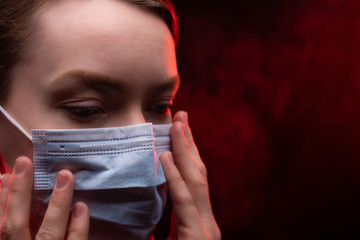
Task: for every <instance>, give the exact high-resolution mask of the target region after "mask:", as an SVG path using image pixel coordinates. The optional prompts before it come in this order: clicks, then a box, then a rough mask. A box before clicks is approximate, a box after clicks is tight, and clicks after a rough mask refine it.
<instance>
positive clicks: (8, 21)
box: [0, 0, 179, 104]
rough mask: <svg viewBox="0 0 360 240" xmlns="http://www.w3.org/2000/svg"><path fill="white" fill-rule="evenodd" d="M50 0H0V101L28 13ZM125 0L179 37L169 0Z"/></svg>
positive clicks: (25, 37) (24, 36)
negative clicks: (144, 11) (156, 19)
mask: <svg viewBox="0 0 360 240" xmlns="http://www.w3.org/2000/svg"><path fill="white" fill-rule="evenodd" d="M50 1H53V0H16V1H14V0H1V1H0V104H4V103H5V101H6V99H7V96H8V94H9V91H10V84H11V83H10V79H9V72H10V69H11V68H12V66H13V65H14V64H15V63H16V62H17V61H18V60H19V59H20V58H21V54H22V51H23V49H24V48H25V46H26V42H27V41H29V39H30V36H31V34H33V32H32V28H31V24H32V23H33V21H31V20H32V16H33V14H34V12H35V11H37V10H38V9H40V8H41V6H43V5H44V4H46V3H48V2H50ZM119 1H125V2H128V3H130V4H133V5H135V6H138V7H141V8H143V9H145V10H147V11H150V12H153V13H154V14H156V15H158V16H160V17H161V18H163V19H164V21H165V22H166V24H167V26H168V27H169V29H170V31H171V33H172V35H173V37H174V40H175V43H177V41H178V38H179V25H178V18H177V15H176V13H175V9H174V6H173V4H172V3H171V1H170V0H119Z"/></svg>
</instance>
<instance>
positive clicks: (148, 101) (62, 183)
mask: <svg viewBox="0 0 360 240" xmlns="http://www.w3.org/2000/svg"><path fill="white" fill-rule="evenodd" d="M0 11H1V25H2V26H1V32H2V34H1V39H0V44H1V54H0V55H1V59H0V66H1V67H0V69H1V89H0V91H1V92H0V96H1V98H0V102H1V106H2V107H3V115H1V120H0V127H1V130H0V131H1V139H0V152H1V158H2V160H3V161H2V162H3V169H2V173H3V174H4V175H3V178H2V183H1V194H0V216H1V218H2V219H3V223H2V227H1V234H2V238H3V239H31V235H32V236H33V237H34V236H35V235H36V239H64V237H66V236H67V237H68V239H88V238H96V236H95V235H94V234H97V233H99V232H101V233H100V234H99V235H98V236H101V239H121V238H122V237H123V238H124V239H130V238H131V239H139V238H140V237H139V236H141V237H145V236H146V237H145V238H148V237H149V236H148V233H149V232H150V233H151V232H152V229H151V230H148V229H147V232H146V233H143V232H142V229H141V230H139V231H134V229H136V228H137V227H139V226H138V225H136V222H135V223H134V226H135V227H134V228H133V229H132V230H131V231H130V235H129V236H119V235H116V234H115V233H116V230H114V228H116V226H118V225H116V226H115V225H114V226H115V227H114V228H112V226H102V227H104V228H102V227H101V228H99V227H97V226H100V225H97V224H96V222H95V223H93V224H92V225H91V229H90V234H89V235H88V232H89V221H92V220H90V219H91V216H92V210H91V209H90V211H89V208H88V206H87V205H88V204H87V203H84V202H77V203H75V205H74V206H73V210H72V213H70V208H71V202H72V199H73V189H74V181H76V180H77V178H76V177H75V179H74V175H73V174H74V173H73V172H71V171H69V170H66V169H59V171H58V174H57V177H56V183H55V187H54V189H53V192H52V195H51V199H50V201H49V204H48V207H47V210H46V213H45V216H44V218H43V220H40V221H41V222H40V223H38V224H39V226H37V227H36V228H35V230H34V229H33V227H32V222H31V221H30V225H29V216H32V215H33V214H36V212H35V211H37V210H38V209H36V208H33V207H30V206H31V201H33V204H34V201H35V203H36V199H35V200H34V198H33V199H32V197H33V196H32V179H33V172H34V166H33V161H32V158H33V156H32V144H31V143H30V142H29V141H28V139H26V137H24V136H25V135H31V134H30V131H31V129H76V130H75V131H76V132H79V131H80V132H81V130H79V129H91V128H94V129H97V130H96V131H98V130H99V129H100V131H102V130H101V129H103V128H110V127H124V126H137V125H138V124H144V123H153V124H166V123H173V125H172V127H171V130H170V136H171V140H172V153H171V152H169V151H164V152H163V153H162V154H161V157H160V161H161V165H162V168H163V171H164V175H165V177H166V180H167V183H168V188H169V192H170V196H171V198H172V202H173V207H174V212H175V215H176V217H175V221H174V222H175V226H174V228H173V231H172V233H171V236H170V237H171V238H177V239H183V238H186V239H219V238H220V233H219V229H218V227H217V224H216V222H215V220H214V217H213V214H212V211H211V206H210V203H209V199H208V187H207V180H206V170H205V167H204V166H203V163H202V161H201V159H200V157H199V155H198V152H197V150H196V146H195V144H194V142H193V140H192V137H191V132H190V128H189V126H188V121H187V115H186V113H185V112H178V113H176V114H175V116H173V117H172V116H171V112H170V106H171V104H172V101H173V98H174V96H175V94H176V91H177V88H178V85H179V77H178V72H177V66H176V55H175V42H176V39H177V25H176V24H177V22H176V16H175V14H174V11H173V8H172V5H171V4H170V3H169V2H168V1H160V0H159V1H156V0H148V1H130V0H128V1H124V0H106V1H103V0H102V1H90V0H76V1H75V0H74V1H69V0H60V1H51V0H48V1H46V0H43V1H41V0H32V1H30V0H27V1H26V0H22V1H16V3H14V1H2V2H1V3H0ZM11 118H13V119H11ZM9 120H12V121H13V123H10V121H9ZM15 121H16V122H15ZM15 126H16V127H15ZM18 129H20V130H21V129H23V132H24V134H23V133H21V131H18ZM121 129H122V128H121ZM86 131H88V130H86ZM121 131H122V130H121ZM75 136H77V135H76V134H74V137H75ZM29 138H31V136H30V137H29ZM35 138H36V137H35ZM32 140H33V142H34V136H32ZM35 141H36V140H35ZM35 152H36V151H35ZM35 155H36V153H35ZM155 155H156V153H155ZM35 157H36V156H34V158H35ZM89 157H92V156H89ZM70 165H71V164H70ZM71 167H72V166H70V169H71ZM160 167H161V166H160ZM35 170H36V166H35ZM97 170H98V169H95V171H97ZM159 171H160V170H159ZM35 172H36V171H35ZM10 174H11V175H10ZM36 177H37V175H36V173H35V181H36ZM99 180H100V179H99ZM35 183H36V182H35ZM75 185H76V182H75ZM35 186H37V185H36V184H35ZM156 196H159V195H156ZM111 197H112V196H111V195H110V196H109V198H108V199H107V201H109V200H111ZM139 202H141V199H140V201H139ZM100 207H101V206H100ZM34 209H35V210H34ZM89 215H90V217H89ZM69 216H70V217H69ZM31 218H32V217H31ZM122 227H124V226H122ZM94 229H96V230H94ZM137 233H139V235H137ZM97 239H100V238H97Z"/></svg>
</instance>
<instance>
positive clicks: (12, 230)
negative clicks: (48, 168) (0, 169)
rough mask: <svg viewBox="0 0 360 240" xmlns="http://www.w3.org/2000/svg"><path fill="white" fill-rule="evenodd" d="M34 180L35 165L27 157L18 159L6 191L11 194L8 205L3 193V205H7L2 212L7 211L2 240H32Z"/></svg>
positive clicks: (2, 226) (2, 227)
mask: <svg viewBox="0 0 360 240" xmlns="http://www.w3.org/2000/svg"><path fill="white" fill-rule="evenodd" d="M5 177H6V174H5ZM32 179H33V165H32V162H31V160H30V159H29V158H27V157H19V158H18V159H16V162H15V166H14V171H13V173H12V176H11V180H10V188H9V189H5V190H4V191H5V193H6V191H8V192H9V198H8V200H7V203H5V199H3V198H5V196H3V193H1V203H2V204H4V203H5V205H6V204H7V207H5V210H2V211H6V213H5V216H4V218H3V222H2V225H1V238H2V239H6V240H9V239H14V240H15V239H25V240H26V239H30V230H29V214H30V203H31V190H32ZM5 181H7V180H5ZM2 185H3V186H2V187H5V184H4V182H3V184H2ZM4 195H5V194H4ZM2 206H3V205H2Z"/></svg>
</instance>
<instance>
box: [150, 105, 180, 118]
mask: <svg viewBox="0 0 360 240" xmlns="http://www.w3.org/2000/svg"><path fill="white" fill-rule="evenodd" d="M148 110H149V111H152V112H154V113H155V114H158V115H162V116H164V115H166V114H167V113H168V112H169V111H170V112H171V111H173V110H174V105H173V103H166V104H157V105H154V106H151V107H150V108H149V109H148Z"/></svg>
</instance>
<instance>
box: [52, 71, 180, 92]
mask: <svg viewBox="0 0 360 240" xmlns="http://www.w3.org/2000/svg"><path fill="white" fill-rule="evenodd" d="M69 80H75V81H76V82H75V84H78V83H80V84H86V85H89V86H91V87H93V88H96V89H98V88H100V89H112V90H115V91H118V92H125V91H126V85H125V84H124V83H121V82H118V81H114V80H113V79H112V78H110V77H108V76H105V75H102V74H98V73H93V72H88V71H83V70H74V71H70V72H66V73H64V74H62V75H60V76H59V77H57V78H56V79H55V80H53V81H51V83H50V84H51V86H53V87H60V86H64V85H65V86H66V85H67V84H73V83H74V82H73V81H69ZM179 85H180V76H179V75H176V76H174V77H170V78H168V79H165V80H160V81H159V82H156V83H155V84H154V85H151V86H150V88H149V90H148V93H150V94H156V93H159V92H164V91H167V90H174V91H176V90H177V89H178V87H179Z"/></svg>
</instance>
